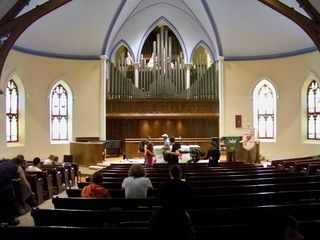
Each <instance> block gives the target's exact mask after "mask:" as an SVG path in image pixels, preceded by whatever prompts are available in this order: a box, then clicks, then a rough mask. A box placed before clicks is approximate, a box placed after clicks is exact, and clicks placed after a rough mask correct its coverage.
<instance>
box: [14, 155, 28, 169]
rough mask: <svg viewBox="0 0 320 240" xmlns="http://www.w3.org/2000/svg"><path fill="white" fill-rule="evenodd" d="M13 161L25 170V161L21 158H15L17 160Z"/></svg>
mask: <svg viewBox="0 0 320 240" xmlns="http://www.w3.org/2000/svg"><path fill="white" fill-rule="evenodd" d="M11 161H12V162H14V163H15V164H17V165H18V166H19V167H22V168H24V166H25V163H24V160H23V159H21V158H18V157H15V158H12V159H11Z"/></svg>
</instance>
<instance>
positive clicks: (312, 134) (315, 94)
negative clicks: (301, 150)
mask: <svg viewBox="0 0 320 240" xmlns="http://www.w3.org/2000/svg"><path fill="white" fill-rule="evenodd" d="M307 104H308V105H307V119H308V139H311V140H320V88H319V84H318V82H317V81H315V80H313V81H312V82H311V83H310V85H309V87H308V92H307Z"/></svg>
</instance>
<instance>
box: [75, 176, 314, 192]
mask: <svg viewBox="0 0 320 240" xmlns="http://www.w3.org/2000/svg"><path fill="white" fill-rule="evenodd" d="M315 181H320V175H315V176H305V175H303V176H292V177H287V176H283V177H269V178H253V179H252V178H247V179H220V180H211V179H209V180H205V181H204V180H199V179H188V180H187V182H188V183H189V184H190V185H191V186H192V187H210V186H211V187H212V186H230V185H247V184H276V183H289V182H292V183H299V182H315ZM163 182H164V180H161V181H154V180H153V181H152V185H153V187H154V188H158V187H159V186H160V185H161V184H162V183H163ZM88 184H89V182H79V183H78V188H83V187H84V186H87V185H88ZM121 184H122V182H121V181H117V182H103V183H102V185H103V186H104V187H105V188H107V189H120V188H121Z"/></svg>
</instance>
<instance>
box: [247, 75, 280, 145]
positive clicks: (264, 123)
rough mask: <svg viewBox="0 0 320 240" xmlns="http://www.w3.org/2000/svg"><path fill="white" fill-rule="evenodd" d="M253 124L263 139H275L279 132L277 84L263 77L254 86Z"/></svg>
mask: <svg viewBox="0 0 320 240" xmlns="http://www.w3.org/2000/svg"><path fill="white" fill-rule="evenodd" d="M252 99H253V125H254V128H255V130H256V132H257V136H258V139H259V140H261V141H275V140H276V133H277V128H276V126H277V91H276V87H275V84H274V83H273V82H272V81H270V80H269V79H266V78H262V79H260V80H259V81H258V83H257V84H256V85H255V86H254V88H253V91H252Z"/></svg>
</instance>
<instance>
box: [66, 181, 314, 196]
mask: <svg viewBox="0 0 320 240" xmlns="http://www.w3.org/2000/svg"><path fill="white" fill-rule="evenodd" d="M316 189H320V182H307V183H304V182H299V183H279V184H255V185H234V186H216V187H212V186H203V187H197V188H193V190H194V192H195V195H202V196H204V195H215V194H232V193H254V192H279V191H290V190H316ZM81 191H82V189H67V195H68V197H81ZM108 191H109V194H110V195H111V197H112V198H119V197H120V198H124V197H125V192H124V190H122V189H109V190H108ZM153 196H159V192H158V189H152V190H148V197H153Z"/></svg>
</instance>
